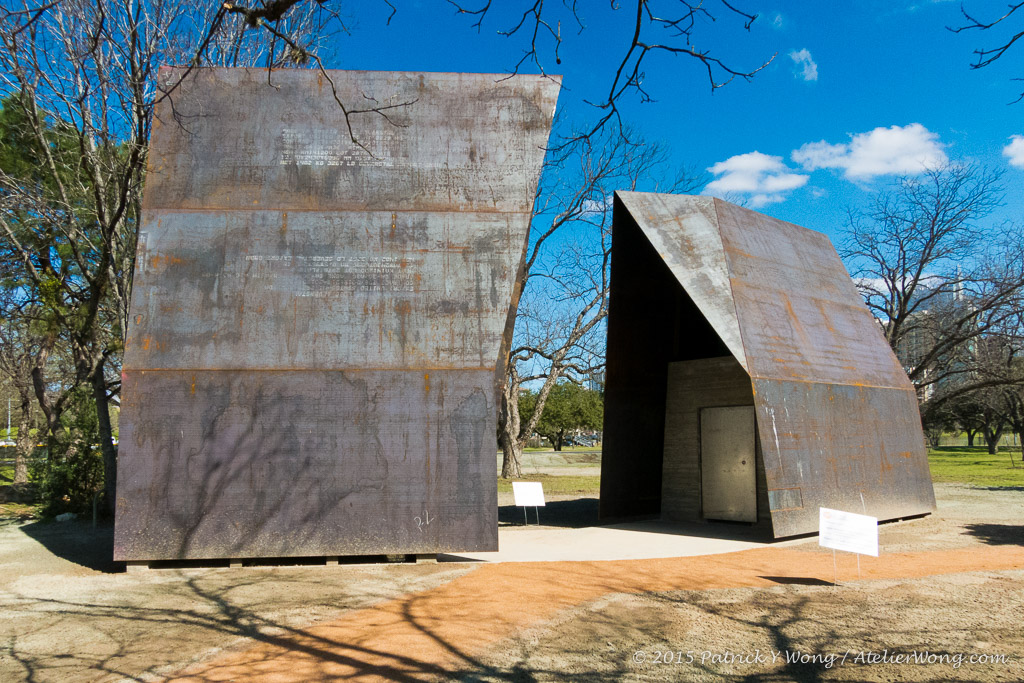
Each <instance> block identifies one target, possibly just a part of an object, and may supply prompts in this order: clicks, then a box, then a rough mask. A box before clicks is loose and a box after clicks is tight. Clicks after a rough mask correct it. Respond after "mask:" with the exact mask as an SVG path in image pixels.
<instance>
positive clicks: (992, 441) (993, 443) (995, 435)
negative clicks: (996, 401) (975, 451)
mask: <svg viewBox="0 0 1024 683" xmlns="http://www.w3.org/2000/svg"><path fill="white" fill-rule="evenodd" d="M1001 438H1003V428H1002V427H999V428H997V429H989V428H987V427H986V428H985V443H986V444H987V445H988V453H989V455H995V454H996V453H998V452H999V440H1000V439H1001Z"/></svg>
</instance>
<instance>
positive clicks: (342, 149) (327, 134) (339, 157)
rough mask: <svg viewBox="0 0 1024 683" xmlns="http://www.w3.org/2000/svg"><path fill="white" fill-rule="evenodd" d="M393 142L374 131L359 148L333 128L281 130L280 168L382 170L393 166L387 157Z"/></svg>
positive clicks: (385, 133) (386, 134)
mask: <svg viewBox="0 0 1024 683" xmlns="http://www.w3.org/2000/svg"><path fill="white" fill-rule="evenodd" d="M394 140H395V135H394V133H392V132H391V131H383V130H378V131H373V132H370V133H368V134H364V135H363V136H362V137H361V138H360V140H359V142H360V144H361V145H362V147H359V146H358V145H356V144H354V143H353V142H352V141H351V139H350V138H347V137H345V135H344V133H343V132H342V131H339V130H335V129H333V128H305V129H298V128H285V129H284V130H282V131H281V137H280V143H281V165H282V166H288V165H291V164H294V165H296V166H343V167H344V166H348V167H354V166H360V167H367V166H372V167H376V168H383V167H387V166H392V165H394V163H393V161H392V159H391V158H390V155H388V154H387V149H388V147H389V146H390V145H392V144H393V143H394Z"/></svg>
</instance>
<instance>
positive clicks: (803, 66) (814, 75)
mask: <svg viewBox="0 0 1024 683" xmlns="http://www.w3.org/2000/svg"><path fill="white" fill-rule="evenodd" d="M789 58H790V59H792V60H793V61H794V62H795V63H796V66H797V70H796V71H794V72H793V73H795V74H796V75H797V76H799V77H800V78H802V79H804V80H805V81H816V80H818V65H817V64H815V62H814V59H812V58H811V53H810V51H809V50H808V49H807V48H804V49H802V50H791V51H790V53H789Z"/></svg>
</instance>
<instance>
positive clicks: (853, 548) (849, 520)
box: [818, 508, 878, 557]
mask: <svg viewBox="0 0 1024 683" xmlns="http://www.w3.org/2000/svg"><path fill="white" fill-rule="evenodd" d="M818 545H821V546H824V547H826V548H833V549H835V550H845V551H846V552H850V553H859V554H861V555H873V556H874V557H878V518H877V517H868V516H867V515H858V514H855V513H853V512H843V511H842V510H830V509H829V508H818Z"/></svg>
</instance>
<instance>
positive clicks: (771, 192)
mask: <svg viewBox="0 0 1024 683" xmlns="http://www.w3.org/2000/svg"><path fill="white" fill-rule="evenodd" d="M708 170H709V171H711V173H713V174H715V175H716V176H719V177H717V178H715V179H714V180H712V181H711V182H710V183H708V184H707V187H705V188H704V193H705V194H713V195H718V196H722V195H746V196H747V197H748V199H749V202H750V205H751V206H752V207H754V208H758V207H761V206H765V205H767V204H774V203H776V202H781V201H783V200H784V199H785V198H786V196H785V193H787V192H789V191H790V190H794V189H796V188H798V187H801V186H803V185H805V184H806V183H807V179H808V176H805V175H800V174H798V173H793V172H792V170H791V169H789V168H788V167H787V166H786V164H784V163H783V162H782V157H775V156H770V155H768V154H762V153H761V152H748V153H747V154H737V155H736V156H733V157H729V158H728V159H726V160H725V161H719V162H718V163H717V164H715V165H714V166H712V167H711V168H709V169H708Z"/></svg>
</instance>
